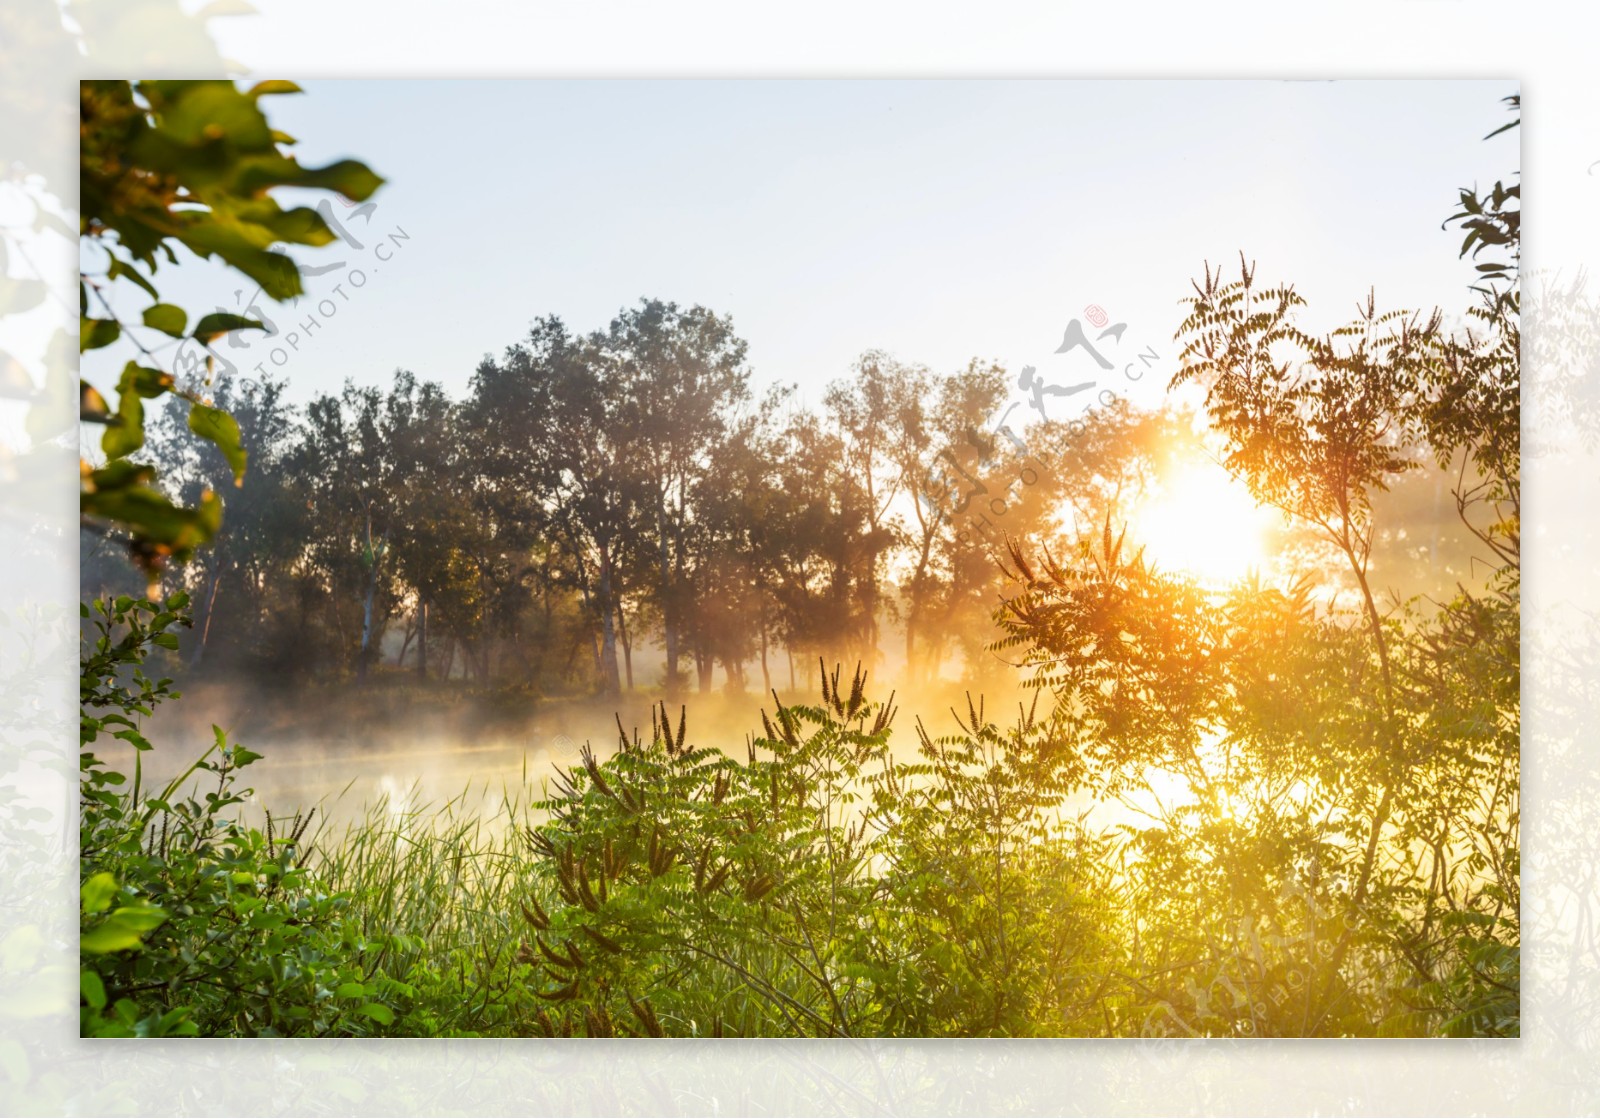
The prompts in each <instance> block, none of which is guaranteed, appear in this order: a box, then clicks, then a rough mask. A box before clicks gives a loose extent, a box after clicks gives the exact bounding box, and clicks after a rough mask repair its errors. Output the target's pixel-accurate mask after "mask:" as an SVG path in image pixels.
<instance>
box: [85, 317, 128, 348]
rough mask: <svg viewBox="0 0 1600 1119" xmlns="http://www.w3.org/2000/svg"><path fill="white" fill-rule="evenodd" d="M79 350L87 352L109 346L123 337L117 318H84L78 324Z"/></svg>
mask: <svg viewBox="0 0 1600 1119" xmlns="http://www.w3.org/2000/svg"><path fill="white" fill-rule="evenodd" d="M78 328H79V334H78V352H79V353H80V354H81V353H87V352H88V351H89V350H98V349H100V348H101V347H102V346H109V345H111V343H113V342H115V341H116V340H117V339H118V338H121V337H122V327H121V326H120V325H119V324H118V323H117V321H116V320H115V319H91V318H82V319H81V320H80V322H79V324H78Z"/></svg>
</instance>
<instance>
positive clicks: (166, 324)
mask: <svg viewBox="0 0 1600 1119" xmlns="http://www.w3.org/2000/svg"><path fill="white" fill-rule="evenodd" d="M188 321H189V316H188V313H187V312H185V311H184V309H183V308H182V307H174V306H173V305H172V304H171V303H157V304H154V305H153V306H150V307H146V308H145V309H144V325H145V326H148V327H149V328H150V329H151V330H159V331H161V333H163V334H167V335H171V336H172V337H173V338H182V337H183V328H184V326H185V325H186V324H187V323H188Z"/></svg>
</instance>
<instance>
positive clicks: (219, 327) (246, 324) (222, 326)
mask: <svg viewBox="0 0 1600 1119" xmlns="http://www.w3.org/2000/svg"><path fill="white" fill-rule="evenodd" d="M265 329H266V327H265V326H263V325H262V324H261V323H259V322H257V321H256V320H255V319H247V318H245V317H244V316H243V315H234V314H229V313H228V312H227V311H213V312H212V313H211V314H209V315H206V316H204V317H203V318H201V320H200V322H199V323H198V324H196V326H195V328H194V337H195V338H198V339H199V340H200V341H202V342H209V341H211V340H212V339H213V338H216V337H217V336H218V335H220V334H226V333H228V331H230V330H265Z"/></svg>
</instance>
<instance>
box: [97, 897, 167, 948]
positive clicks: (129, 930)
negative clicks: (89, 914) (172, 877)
mask: <svg viewBox="0 0 1600 1119" xmlns="http://www.w3.org/2000/svg"><path fill="white" fill-rule="evenodd" d="M166 919H167V913H166V910H164V909H161V908H159V907H157V906H154V905H131V906H123V907H122V908H120V909H116V910H113V911H112V913H111V915H110V916H109V917H107V918H106V919H105V920H104V921H103V922H101V923H100V924H99V925H96V926H95V927H94V928H92V929H89V930H88V931H86V932H84V933H83V935H82V936H80V937H79V938H78V950H79V951H80V952H87V953H89V954H90V955H105V954H106V953H108V952H124V951H127V950H128V949H130V948H137V947H138V946H139V945H140V944H141V943H143V941H144V937H145V934H146V933H148V932H150V931H151V930H152V929H155V928H157V927H158V926H160V925H161V923H162V922H163V921H165V920H166Z"/></svg>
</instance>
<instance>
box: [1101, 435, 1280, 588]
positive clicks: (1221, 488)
mask: <svg viewBox="0 0 1600 1119" xmlns="http://www.w3.org/2000/svg"><path fill="white" fill-rule="evenodd" d="M1273 518H1274V514H1273V512H1272V511H1271V510H1270V509H1264V508H1262V507H1261V506H1259V505H1257V504H1256V500H1255V498H1254V497H1252V496H1251V494H1250V491H1249V490H1248V489H1247V488H1245V485H1244V483H1243V482H1239V481H1236V480H1235V479H1234V478H1233V477H1231V476H1230V475H1229V474H1228V472H1227V471H1226V470H1224V469H1223V468H1222V467H1221V466H1219V465H1218V464H1216V463H1214V462H1209V461H1206V462H1199V463H1195V464H1193V465H1190V466H1187V467H1185V468H1183V469H1182V470H1181V471H1180V472H1178V473H1177V474H1176V475H1174V476H1173V477H1171V478H1168V479H1167V480H1166V482H1165V484H1164V485H1163V486H1162V488H1161V489H1159V490H1158V491H1157V492H1156V493H1155V494H1154V496H1152V497H1151V498H1150V500H1148V501H1147V502H1146V503H1145V504H1144V505H1143V507H1142V508H1140V509H1138V510H1136V511H1135V513H1134V515H1133V517H1132V518H1131V520H1132V523H1131V525H1130V527H1129V532H1128V536H1129V538H1130V539H1131V540H1133V541H1134V542H1135V543H1137V544H1140V545H1142V546H1143V547H1144V550H1145V558H1146V559H1147V560H1148V561H1149V562H1150V563H1151V564H1152V565H1154V566H1155V567H1156V568H1157V569H1159V570H1162V571H1167V572H1173V573H1177V574H1183V575H1187V576H1189V577H1191V578H1193V579H1195V580H1197V581H1198V582H1201V583H1205V584H1208V585H1221V584H1226V583H1231V582H1233V581H1235V580H1237V579H1241V578H1243V577H1244V576H1246V575H1248V574H1249V573H1250V572H1251V571H1252V570H1256V569H1259V568H1261V567H1262V566H1264V565H1265V563H1266V561H1267V559H1268V558H1269V557H1268V554H1267V547H1266V541H1267V531H1268V529H1269V528H1270V526H1271V524H1272V521H1273Z"/></svg>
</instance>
